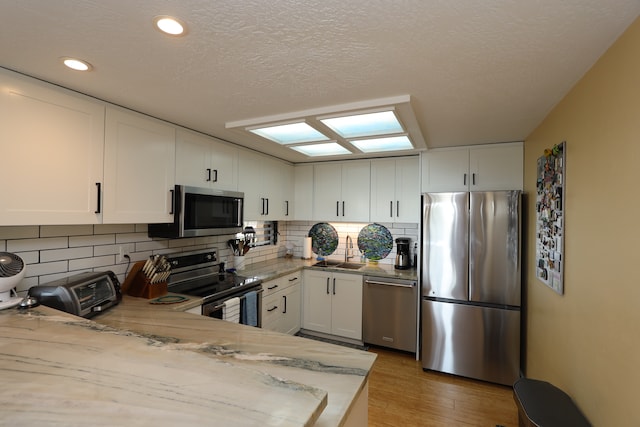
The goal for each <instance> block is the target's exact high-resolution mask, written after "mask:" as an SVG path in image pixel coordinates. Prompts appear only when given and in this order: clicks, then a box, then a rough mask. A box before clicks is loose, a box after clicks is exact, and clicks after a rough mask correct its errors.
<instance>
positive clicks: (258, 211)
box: [238, 150, 265, 221]
mask: <svg viewBox="0 0 640 427" xmlns="http://www.w3.org/2000/svg"><path fill="white" fill-rule="evenodd" d="M238 171H239V173H238V191H241V192H243V193H244V220H245V221H250V220H264V214H265V206H264V198H263V197H262V180H263V177H262V162H261V156H260V155H259V154H257V153H254V152H251V151H244V150H243V151H240V156H239V159H238Z"/></svg>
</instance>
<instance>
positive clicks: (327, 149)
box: [290, 142, 351, 157]
mask: <svg viewBox="0 0 640 427" xmlns="http://www.w3.org/2000/svg"><path fill="white" fill-rule="evenodd" d="M290 148H292V149H294V150H296V151H299V152H300V153H302V154H306V155H307V156H310V157H315V156H337V155H340V154H351V151H349V150H347V149H346V148H344V147H343V146H342V145H340V144H338V143H337V142H329V143H324V144H309V145H295V146H292V147H290Z"/></svg>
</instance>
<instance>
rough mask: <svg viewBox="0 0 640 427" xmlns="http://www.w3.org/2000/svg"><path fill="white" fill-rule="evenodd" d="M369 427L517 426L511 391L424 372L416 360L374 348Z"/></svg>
mask: <svg viewBox="0 0 640 427" xmlns="http://www.w3.org/2000/svg"><path fill="white" fill-rule="evenodd" d="M369 351H371V352H374V353H376V354H377V355H378V358H377V360H376V362H375V364H374V366H373V369H372V371H371V373H370V375H369V427H398V426H401V427H413V426H427V427H445V426H446V427H452V426H474V427H475V426H482V427H495V426H497V425H499V426H504V427H517V425H518V410H517V408H516V404H515V402H514V400H513V391H512V389H511V387H506V386H501V385H497V384H491V383H487V382H483V381H476V380H471V379H467V378H461V377H456V376H453V375H447V374H442V373H438V372H432V371H428V372H424V371H423V370H422V365H421V363H420V361H417V360H415V355H413V354H408V353H403V352H397V351H394V350H388V349H383V348H380V347H372V348H370V349H369Z"/></svg>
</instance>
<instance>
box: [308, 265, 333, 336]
mask: <svg viewBox="0 0 640 427" xmlns="http://www.w3.org/2000/svg"><path fill="white" fill-rule="evenodd" d="M302 283H303V287H304V288H303V289H304V291H303V292H302V301H303V303H302V327H303V328H304V329H309V330H310V331H316V332H324V333H327V334H330V333H331V273H325V272H322V271H312V270H306V271H305V272H304V280H303V282H302Z"/></svg>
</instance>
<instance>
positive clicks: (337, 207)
mask: <svg viewBox="0 0 640 427" xmlns="http://www.w3.org/2000/svg"><path fill="white" fill-rule="evenodd" d="M336 216H340V201H339V200H338V201H337V202H336Z"/></svg>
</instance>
